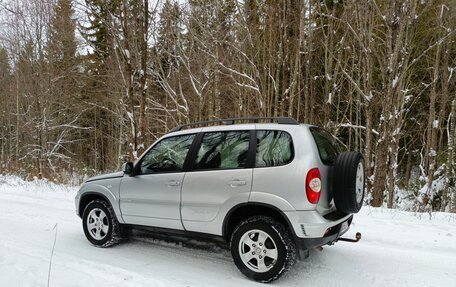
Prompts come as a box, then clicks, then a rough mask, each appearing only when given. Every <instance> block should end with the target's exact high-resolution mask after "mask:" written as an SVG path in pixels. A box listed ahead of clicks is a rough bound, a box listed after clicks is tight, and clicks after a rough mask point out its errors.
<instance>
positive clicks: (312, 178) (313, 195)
mask: <svg viewBox="0 0 456 287" xmlns="http://www.w3.org/2000/svg"><path fill="white" fill-rule="evenodd" d="M320 191H321V176H320V171H319V170H318V168H313V169H311V170H309V172H308V173H307V177H306V194H307V199H308V200H309V202H310V203H312V204H317V203H318V200H319V199H320Z"/></svg>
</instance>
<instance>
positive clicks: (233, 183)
mask: <svg viewBox="0 0 456 287" xmlns="http://www.w3.org/2000/svg"><path fill="white" fill-rule="evenodd" d="M246 184H247V182H246V181H245V180H238V179H236V180H232V181H230V182H228V185H229V186H231V187H236V186H243V185H246Z"/></svg>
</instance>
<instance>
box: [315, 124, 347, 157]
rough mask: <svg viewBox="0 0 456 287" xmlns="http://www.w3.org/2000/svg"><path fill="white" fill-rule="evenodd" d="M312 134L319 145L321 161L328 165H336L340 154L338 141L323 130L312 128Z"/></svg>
mask: <svg viewBox="0 0 456 287" xmlns="http://www.w3.org/2000/svg"><path fill="white" fill-rule="evenodd" d="M310 132H311V133H312V135H313V137H314V139H315V143H316V144H317V148H318V153H319V154H320V158H321V161H322V162H323V163H324V164H326V165H332V164H334V163H335V162H336V158H337V156H338V155H339V152H340V151H339V147H338V145H337V143H336V140H335V139H334V138H333V137H332V136H331V134H329V133H328V132H327V131H325V130H324V129H321V128H311V129H310Z"/></svg>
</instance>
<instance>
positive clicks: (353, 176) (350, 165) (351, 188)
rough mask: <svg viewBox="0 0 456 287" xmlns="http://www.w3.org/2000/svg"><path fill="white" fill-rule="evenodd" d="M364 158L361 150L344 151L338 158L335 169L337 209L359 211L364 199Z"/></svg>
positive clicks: (335, 200) (334, 189)
mask: <svg viewBox="0 0 456 287" xmlns="http://www.w3.org/2000/svg"><path fill="white" fill-rule="evenodd" d="M364 186H365V172H364V158H363V156H362V154H361V153H360V152H343V153H341V154H340V155H339V156H338V157H337V160H336V163H335V165H334V171H333V188H332V189H333V193H334V203H335V204H336V208H337V210H339V211H341V212H345V213H357V212H358V211H359V210H360V209H361V207H362V205H363V199H364V189H365V187H364Z"/></svg>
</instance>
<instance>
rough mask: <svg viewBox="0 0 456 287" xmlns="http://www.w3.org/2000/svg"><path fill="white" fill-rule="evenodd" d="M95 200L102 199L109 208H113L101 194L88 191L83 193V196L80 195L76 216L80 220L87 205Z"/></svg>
mask: <svg viewBox="0 0 456 287" xmlns="http://www.w3.org/2000/svg"><path fill="white" fill-rule="evenodd" d="M96 199H102V200H104V201H106V202H107V203H109V204H110V205H111V206H113V204H112V202H111V201H110V200H109V199H108V198H107V197H106V196H105V195H104V194H102V193H99V192H94V191H88V192H84V194H82V195H81V199H80V200H79V206H78V215H79V217H81V218H82V215H83V213H84V209H85V208H86V207H87V205H88V204H89V203H90V202H92V201H93V200H96Z"/></svg>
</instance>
